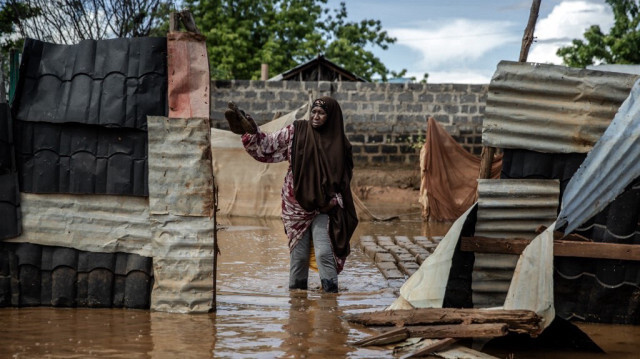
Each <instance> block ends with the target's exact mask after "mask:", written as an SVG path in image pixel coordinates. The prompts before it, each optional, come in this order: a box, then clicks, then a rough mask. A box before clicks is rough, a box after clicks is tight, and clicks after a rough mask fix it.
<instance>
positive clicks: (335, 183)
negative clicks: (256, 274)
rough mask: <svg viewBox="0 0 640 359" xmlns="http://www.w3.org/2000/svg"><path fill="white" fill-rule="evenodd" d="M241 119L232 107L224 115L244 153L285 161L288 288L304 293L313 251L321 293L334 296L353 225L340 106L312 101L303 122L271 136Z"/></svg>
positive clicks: (324, 100) (348, 148)
mask: <svg viewBox="0 0 640 359" xmlns="http://www.w3.org/2000/svg"><path fill="white" fill-rule="evenodd" d="M232 108H233V107H232ZM243 115H244V114H242V113H241V112H240V111H238V110H237V108H236V109H235V110H234V109H230V110H227V112H225V117H226V118H227V120H228V121H229V125H230V127H231V130H232V131H233V132H235V133H240V134H243V135H242V144H243V145H244V148H245V149H246V151H247V152H248V153H249V154H250V155H251V156H252V157H253V158H255V159H256V160H258V161H260V162H267V163H274V162H282V161H289V169H288V171H287V174H286V176H285V179H284V185H283V187H282V221H283V222H284V229H285V232H286V233H287V237H288V238H289V252H290V269H289V289H307V279H308V276H309V261H310V253H311V249H313V251H314V254H315V258H316V263H317V265H318V272H319V274H320V281H321V283H322V289H323V290H324V291H325V292H337V291H338V273H340V271H342V268H343V267H344V263H345V260H346V259H347V256H348V255H349V252H350V247H349V241H350V239H351V235H352V234H353V232H354V231H355V229H356V226H357V224H358V218H357V216H356V211H355V206H354V204H353V198H352V196H351V186H350V182H351V176H352V171H353V157H352V154H351V144H350V143H349V141H348V140H347V138H346V136H345V135H344V127H343V119H342V110H341V109H340V105H339V104H338V102H337V101H336V100H334V99H333V98H331V97H321V98H319V99H316V100H315V101H313V103H312V105H311V115H310V117H309V120H308V121H307V120H297V121H295V122H294V123H293V124H291V125H288V126H286V127H284V128H282V129H280V130H279V131H277V132H274V133H263V132H261V131H260V129H259V128H258V126H257V125H256V124H255V122H254V121H253V119H252V118H251V116H249V115H246V117H245V116H243ZM312 244H313V247H311V245H312Z"/></svg>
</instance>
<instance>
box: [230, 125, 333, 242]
mask: <svg viewBox="0 0 640 359" xmlns="http://www.w3.org/2000/svg"><path fill="white" fill-rule="evenodd" d="M293 133H294V126H293V124H291V125H289V126H286V127H283V128H281V129H280V130H278V131H276V132H273V133H264V132H262V131H260V129H259V128H258V132H257V133H256V134H254V135H252V134H248V133H245V134H244V135H242V144H243V145H244V148H245V150H246V151H247V153H249V154H250V155H251V157H253V158H255V159H256V160H258V161H260V162H265V163H276V162H283V161H289V169H287V174H286V175H285V177H284V185H283V186H282V222H283V223H284V230H285V232H286V233H287V237H288V238H289V250H292V249H293V247H295V245H296V244H297V243H298V241H299V240H300V238H302V235H303V234H304V232H305V231H306V230H307V229H308V228H309V226H311V222H313V219H314V218H315V216H316V215H317V214H318V213H319V211H317V210H316V211H311V212H309V211H307V210H305V209H304V208H302V206H300V204H299V203H298V201H297V200H296V198H295V195H294V192H293V173H292V172H291V147H292V145H293ZM327 230H328V228H327Z"/></svg>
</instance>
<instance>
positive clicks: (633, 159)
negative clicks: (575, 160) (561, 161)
mask: <svg viewBox="0 0 640 359" xmlns="http://www.w3.org/2000/svg"><path fill="white" fill-rule="evenodd" d="M639 98H640V80H639V81H637V82H636V83H635V85H634V86H633V90H632V91H631V94H630V95H629V97H628V98H627V99H626V100H625V101H624V103H623V104H622V106H620V110H619V111H618V113H617V114H616V115H615V117H614V119H613V121H612V122H611V125H610V126H609V127H608V128H607V130H606V131H605V133H604V134H603V135H602V137H601V138H600V140H599V141H598V142H597V143H596V145H595V146H594V148H593V150H592V151H591V152H589V154H588V155H587V158H586V159H585V160H584V162H583V163H582V165H581V166H580V168H578V170H577V171H576V173H575V175H574V176H573V177H572V178H571V180H570V181H569V183H568V184H567V188H566V189H565V192H564V196H563V198H562V210H561V211H560V215H559V216H558V223H557V228H560V227H562V226H563V225H565V224H567V228H566V229H565V233H571V232H572V231H573V230H574V229H576V228H578V227H579V226H580V225H581V224H583V223H584V222H586V221H587V220H589V219H590V218H591V217H593V216H595V215H596V214H598V213H599V212H601V211H602V210H603V209H604V208H605V207H606V206H607V205H608V204H609V203H611V202H612V201H613V200H614V199H615V198H616V197H617V196H618V195H619V194H621V193H622V192H623V191H624V190H625V188H626V187H627V186H628V185H629V184H630V183H631V182H632V181H633V180H635V179H636V178H638V177H639V176H640V162H639V161H638V158H639V157H640V146H638V141H639V140H640V102H638V99H639Z"/></svg>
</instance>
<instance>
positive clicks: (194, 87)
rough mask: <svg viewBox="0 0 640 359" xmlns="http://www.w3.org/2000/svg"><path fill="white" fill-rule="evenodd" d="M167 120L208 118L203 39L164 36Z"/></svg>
mask: <svg viewBox="0 0 640 359" xmlns="http://www.w3.org/2000/svg"><path fill="white" fill-rule="evenodd" d="M167 52H168V60H167V62H168V66H169V117H171V118H192V117H202V118H209V103H210V101H211V99H210V96H209V89H210V87H211V86H210V85H211V77H210V76H209V58H208V57H207V46H206V43H205V37H204V36H202V35H199V34H194V33H188V32H171V33H169V35H168V36H167Z"/></svg>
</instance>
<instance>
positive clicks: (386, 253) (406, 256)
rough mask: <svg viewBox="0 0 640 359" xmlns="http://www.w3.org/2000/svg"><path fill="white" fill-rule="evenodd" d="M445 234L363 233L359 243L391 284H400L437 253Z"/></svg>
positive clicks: (361, 248)
mask: <svg viewBox="0 0 640 359" xmlns="http://www.w3.org/2000/svg"><path fill="white" fill-rule="evenodd" d="M441 240H442V237H441V236H433V237H426V236H371V235H367V236H361V237H360V241H359V242H358V244H357V246H358V248H360V250H362V252H364V253H365V254H366V255H367V256H368V257H369V258H370V259H371V260H372V261H373V262H374V263H375V265H376V267H378V269H379V270H380V273H382V275H383V276H384V277H385V278H386V279H387V280H388V281H389V285H390V286H392V287H397V288H399V287H400V286H402V284H403V283H404V282H405V280H406V279H407V278H408V277H410V276H411V275H412V274H413V273H414V272H415V271H416V270H418V268H419V267H420V265H421V264H422V262H423V261H424V260H425V259H427V257H429V255H431V254H432V253H433V251H434V250H435V249H436V247H437V246H438V243H440V241H441Z"/></svg>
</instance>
